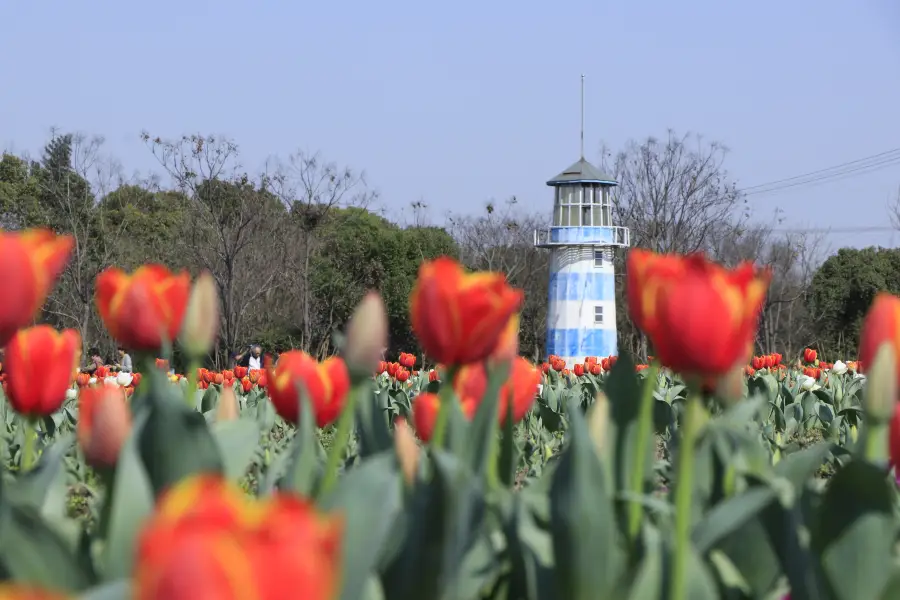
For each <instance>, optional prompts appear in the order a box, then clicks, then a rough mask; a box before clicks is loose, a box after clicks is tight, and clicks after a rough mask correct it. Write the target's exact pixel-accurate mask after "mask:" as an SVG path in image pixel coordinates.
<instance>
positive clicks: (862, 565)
mask: <svg viewBox="0 0 900 600" xmlns="http://www.w3.org/2000/svg"><path fill="white" fill-rule="evenodd" d="M896 536H897V524H896V522H895V521H894V519H893V517H891V516H886V515H883V514H878V513H868V514H864V515H862V516H861V517H859V518H858V519H856V520H855V521H853V522H852V523H850V524H849V525H848V526H847V527H846V529H844V531H843V533H842V534H841V535H840V537H838V538H837V539H836V540H834V541H833V542H832V543H831V544H829V545H828V547H827V548H826V549H825V552H824V554H823V555H822V564H823V567H824V569H825V573H826V574H827V576H828V580H829V582H830V583H831V588H832V590H834V594H835V597H836V600H878V599H879V598H881V597H882V593H883V592H884V589H885V587H886V586H887V584H888V581H889V580H890V578H891V568H892V567H893V564H894V560H893V558H892V556H891V554H892V549H893V546H894V540H895V539H896Z"/></svg>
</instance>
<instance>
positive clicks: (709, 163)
mask: <svg viewBox="0 0 900 600" xmlns="http://www.w3.org/2000/svg"><path fill="white" fill-rule="evenodd" d="M142 139H143V141H144V143H145V144H146V146H147V151H148V152H149V153H151V154H152V155H153V156H155V157H156V159H157V161H158V163H159V165H160V169H159V173H158V174H156V175H154V176H153V177H148V178H145V179H138V178H134V177H133V178H130V179H127V178H125V177H123V176H122V174H121V173H122V169H121V167H119V166H118V163H117V162H116V160H115V159H114V158H113V157H110V156H108V155H107V154H105V149H104V145H103V140H102V138H98V137H88V136H85V135H81V134H73V133H60V132H54V133H52V135H51V136H50V139H49V141H48V142H47V143H46V145H45V147H44V149H43V152H42V153H41V156H40V157H39V158H38V159H30V158H27V157H24V156H17V155H14V154H11V153H4V154H3V155H2V158H0V228H3V229H7V230H16V229H21V228H25V227H34V226H46V227H50V228H52V229H54V230H56V231H58V232H66V233H70V234H72V235H73V236H74V237H75V240H76V246H75V250H74V252H73V256H72V260H71V262H70V264H69V266H68V268H67V270H66V271H65V273H64V274H63V276H62V277H61V279H60V283H59V285H58V286H57V288H56V289H55V290H54V292H53V294H52V295H51V297H50V299H49V301H48V303H47V305H46V307H45V309H44V313H43V315H42V319H43V320H44V321H46V322H49V323H52V324H53V325H55V326H57V327H72V328H75V329H77V330H79V331H80V332H81V334H82V338H83V340H84V344H85V350H86V349H87V347H88V346H97V347H99V348H102V349H107V350H109V351H112V349H113V346H114V342H113V341H112V340H111V339H110V338H109V336H108V334H107V333H106V332H105V330H104V329H103V327H102V326H101V323H100V320H99V317H98V315H97V314H96V312H95V309H94V305H93V294H94V289H93V285H94V278H95V277H96V275H97V274H98V273H99V272H100V271H101V270H102V269H104V268H106V267H107V266H110V265H118V266H120V267H123V268H125V269H133V268H136V267H137V266H139V265H140V264H143V263H146V262H150V261H156V262H160V263H163V264H166V265H167V266H169V267H171V268H174V269H180V268H186V269H188V270H189V271H191V272H192V273H193V274H196V273H198V272H199V271H201V270H208V271H209V272H210V273H211V274H212V276H213V277H214V279H215V281H216V285H217V287H218V291H219V295H220V299H221V303H222V305H221V319H222V322H221V327H220V339H219V342H218V344H217V348H216V351H215V353H214V355H213V356H211V357H210V362H211V364H213V365H217V366H221V365H224V364H225V363H226V362H227V357H228V356H229V355H230V353H232V352H234V351H235V350H237V349H240V348H242V347H244V346H245V345H246V344H249V343H260V344H262V345H263V346H264V347H265V348H267V349H271V350H275V351H280V350H283V349H286V348H303V349H305V350H307V351H309V352H311V353H312V354H315V355H318V356H325V355H328V354H329V353H331V352H332V351H333V350H334V340H335V337H334V336H335V333H336V331H338V330H339V328H340V327H341V326H342V325H343V324H344V323H345V322H346V320H347V319H348V317H349V315H350V313H351V311H352V309H353V308H354V306H355V305H356V303H357V302H358V301H359V299H360V298H361V297H362V295H363V294H364V293H365V291H366V290H368V289H377V290H379V291H380V292H381V293H382V295H383V296H384V299H385V304H386V307H387V310H388V316H389V320H390V332H391V337H390V339H391V347H390V351H391V353H397V352H399V351H401V350H403V351H413V352H415V351H417V348H416V342H415V338H414V337H413V336H412V334H411V331H410V325H409V319H408V316H407V315H408V311H407V302H408V297H409V292H410V290H411V288H412V285H413V282H414V281H415V278H416V273H417V271H418V266H419V264H420V263H421V262H422V261H423V260H426V259H430V258H434V257H436V256H439V255H442V254H448V255H451V256H454V257H456V258H458V259H459V260H461V261H462V262H463V263H464V264H466V265H467V266H469V267H471V268H473V269H489V270H496V271H502V272H505V273H506V274H507V276H508V278H509V279H510V281H511V282H512V283H513V284H515V285H517V286H519V287H521V288H523V289H524V290H525V293H526V301H525V305H524V307H523V311H522V319H521V332H520V339H521V350H522V352H523V354H526V355H528V356H530V357H531V358H533V359H535V360H538V359H542V358H543V357H544V342H545V340H544V337H545V330H546V309H547V283H548V269H549V261H548V259H549V256H548V253H547V252H546V251H544V250H539V249H535V248H534V247H533V245H532V243H533V231H534V229H536V228H540V227H544V226H547V225H548V224H549V216H550V215H549V213H550V202H551V200H550V198H551V194H550V193H549V191H548V193H547V198H548V200H547V201H548V206H547V209H546V210H545V211H539V212H529V211H527V210H523V209H522V207H521V206H519V204H518V201H517V200H516V199H515V198H510V199H508V200H504V201H499V202H497V201H494V202H489V203H487V204H486V206H485V210H484V211H483V212H482V213H481V214H475V215H450V216H448V217H447V219H446V222H445V223H443V224H441V225H440V226H436V225H429V224H427V223H426V222H425V221H424V219H418V218H417V219H416V222H415V223H413V224H408V223H406V224H402V223H400V222H399V220H397V219H391V218H390V216H391V215H390V214H389V213H387V214H385V211H383V210H379V203H380V202H379V197H378V194H377V192H376V191H375V190H374V188H373V187H372V186H370V184H369V183H368V181H367V180H366V177H365V174H364V172H362V171H357V170H354V169H352V168H350V167H345V166H339V165H338V164H337V163H334V162H330V161H328V160H326V159H325V158H323V157H322V156H320V155H318V154H309V153H304V152H297V153H295V154H292V155H290V156H288V157H287V158H285V159H283V160H272V161H269V162H268V163H267V164H266V165H265V166H264V167H263V168H262V169H261V170H260V171H259V172H256V173H251V172H249V171H248V170H246V169H245V168H243V167H242V164H241V156H240V152H239V148H238V146H237V145H236V144H235V143H234V142H233V141H232V140H228V139H223V138H218V137H215V136H199V135H192V136H183V137H181V138H178V139H174V140H165V139H162V138H159V137H154V136H151V135H150V134H147V133H144V134H142ZM604 156H605V157H606V160H605V161H604V163H605V164H602V165H601V166H602V167H603V168H604V169H605V170H606V171H607V172H610V173H611V174H612V175H613V176H614V177H615V179H616V180H617V181H618V182H619V186H618V187H617V188H616V189H615V193H614V196H613V213H614V215H615V223H616V224H617V225H623V226H626V227H629V228H630V229H631V241H632V245H636V246H641V247H646V248H650V249H653V250H655V251H658V252H682V253H686V252H692V251H697V250H702V251H705V252H707V253H709V254H710V255H712V256H713V257H715V258H717V259H718V260H720V261H722V262H724V263H726V264H734V263H736V262H738V261H740V260H744V259H753V260H755V261H757V262H759V263H762V264H766V265H769V266H771V267H772V269H773V273H774V277H773V280H772V284H771V288H770V292H769V296H768V298H767V301H766V305H765V307H764V310H763V312H762V322H761V327H760V331H759V336H758V338H757V345H758V349H757V350H758V351H759V352H772V351H779V352H782V353H784V354H785V355H787V356H794V355H796V354H798V353H799V351H800V350H801V349H802V348H803V347H805V346H810V345H811V346H817V345H818V346H821V348H822V349H823V350H825V351H827V352H828V353H829V356H831V353H834V355H835V356H836V357H844V356H851V355H852V354H853V353H854V352H855V347H856V346H855V344H856V343H857V342H858V331H859V322H860V321H861V318H862V314H864V312H865V308H867V307H868V304H869V303H870V302H871V298H872V297H873V296H874V293H875V292H876V291H878V290H879V289H893V288H894V287H897V286H898V282H900V277H898V275H900V254H898V252H897V251H893V250H881V249H868V250H863V251H857V250H853V249H842V250H840V251H838V253H837V254H835V255H833V256H831V257H829V258H828V259H827V260H825V261H824V262H822V259H823V258H824V257H823V256H822V247H821V239H817V238H813V237H810V236H808V235H802V234H783V233H782V234H779V233H777V232H776V231H775V230H774V229H775V227H776V226H777V224H778V223H779V222H780V216H779V214H778V213H777V212H776V213H775V214H773V215H770V218H769V221H768V222H761V221H760V219H759V218H758V217H759V216H758V215H753V214H752V211H751V210H750V207H749V205H748V203H747V201H746V199H745V198H744V197H743V195H742V194H741V192H740V190H739V189H738V188H737V187H736V186H735V183H734V180H733V179H732V178H731V177H730V176H729V174H728V172H727V170H726V169H725V166H724V165H725V156H726V149H725V148H724V147H722V146H721V145H719V144H716V143H705V142H703V141H702V140H700V139H699V138H697V137H695V136H691V135H678V134H676V133H674V132H668V133H667V135H666V136H665V137H664V138H662V139H655V138H647V139H645V140H642V141H636V142H631V143H629V144H627V145H626V146H625V147H624V148H622V149H621V150H620V151H618V152H616V153H609V152H604ZM411 208H412V212H413V213H415V214H419V213H421V209H423V208H425V205H424V203H422V202H417V203H414V205H413V206H412V207H411ZM616 263H617V264H616V267H617V269H616V273H617V278H616V283H617V285H616V291H617V295H618V297H619V302H618V311H617V320H618V330H619V346H620V348H622V349H627V350H629V351H631V352H632V353H635V354H638V355H640V356H646V354H647V353H648V352H649V351H650V349H649V348H648V346H647V341H646V339H645V338H644V337H643V336H642V335H641V333H640V332H639V331H637V330H636V329H635V328H634V327H633V326H632V324H631V322H630V320H629V319H628V314H627V307H626V303H625V302H624V282H625V276H624V256H623V255H618V256H617V257H616Z"/></svg>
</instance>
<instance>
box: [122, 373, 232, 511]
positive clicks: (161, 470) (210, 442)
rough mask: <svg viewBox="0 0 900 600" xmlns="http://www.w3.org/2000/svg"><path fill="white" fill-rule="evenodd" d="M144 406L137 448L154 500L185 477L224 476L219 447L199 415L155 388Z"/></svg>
mask: <svg viewBox="0 0 900 600" xmlns="http://www.w3.org/2000/svg"><path fill="white" fill-rule="evenodd" d="M147 404H148V407H149V412H148V415H147V422H146V424H145V425H144V427H143V429H142V430H141V432H140V434H139V436H138V448H139V449H140V454H141V459H142V460H143V462H144V467H145V468H146V469H147V475H148V476H149V477H150V484H151V485H152V486H153V493H154V495H155V496H157V497H159V495H160V494H162V492H163V491H164V490H165V489H167V488H169V487H170V486H172V485H174V484H175V483H178V482H179V481H180V480H182V479H184V478H186V477H190V476H192V475H199V474H204V473H210V474H216V475H219V474H223V473H224V467H223V464H222V456H221V455H220V454H219V447H218V445H217V444H216V441H215V439H213V436H212V433H210V430H209V426H208V425H207V423H206V419H205V418H204V417H203V415H201V414H200V413H198V412H196V411H194V410H191V409H189V408H188V407H187V406H186V405H185V404H184V401H183V399H182V398H181V397H180V396H179V395H173V394H170V393H166V392H161V391H159V390H158V389H157V388H154V391H153V393H151V395H149V396H148V397H147Z"/></svg>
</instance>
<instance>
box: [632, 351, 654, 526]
mask: <svg viewBox="0 0 900 600" xmlns="http://www.w3.org/2000/svg"><path fill="white" fill-rule="evenodd" d="M658 375H659V365H657V364H656V363H655V362H654V363H653V364H651V365H650V368H649V369H647V381H646V383H645V384H644V390H643V391H644V393H643V394H642V395H641V406H640V409H639V410H640V412H639V413H638V424H637V440H636V442H635V443H636V444H637V448H636V449H635V453H634V464H632V465H631V479H630V480H629V484H630V487H631V492H632V493H633V494H635V496H634V497H633V498H632V500H631V502H630V503H629V504H628V536H629V537H630V538H631V539H632V540H635V539H636V538H637V536H638V533H640V530H641V519H642V518H643V516H644V505H643V503H641V502H638V501H637V496H639V495H641V494H643V492H644V463H645V462H646V461H647V446H648V445H649V443H650V440H649V438H650V436H651V435H652V434H653V403H654V402H655V401H656V399H655V398H654V397H653V392H655V391H656V387H657V383H658V381H657V377H658Z"/></svg>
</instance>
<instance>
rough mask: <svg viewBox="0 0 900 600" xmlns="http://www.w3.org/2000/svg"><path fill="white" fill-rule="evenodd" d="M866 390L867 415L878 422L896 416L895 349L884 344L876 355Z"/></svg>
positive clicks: (869, 369)
mask: <svg viewBox="0 0 900 600" xmlns="http://www.w3.org/2000/svg"><path fill="white" fill-rule="evenodd" d="M866 368H867V369H868V371H869V375H868V380H869V385H868V387H867V389H866V414H868V415H869V416H871V417H872V418H873V419H875V420H876V421H881V422H884V421H887V420H888V419H890V418H891V416H893V414H894V402H896V399H897V372H896V369H897V367H896V358H895V356H894V347H893V345H892V344H890V343H883V344H881V346H880V347H879V348H878V351H877V352H876V353H875V360H874V361H873V362H872V366H871V368H869V367H866Z"/></svg>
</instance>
